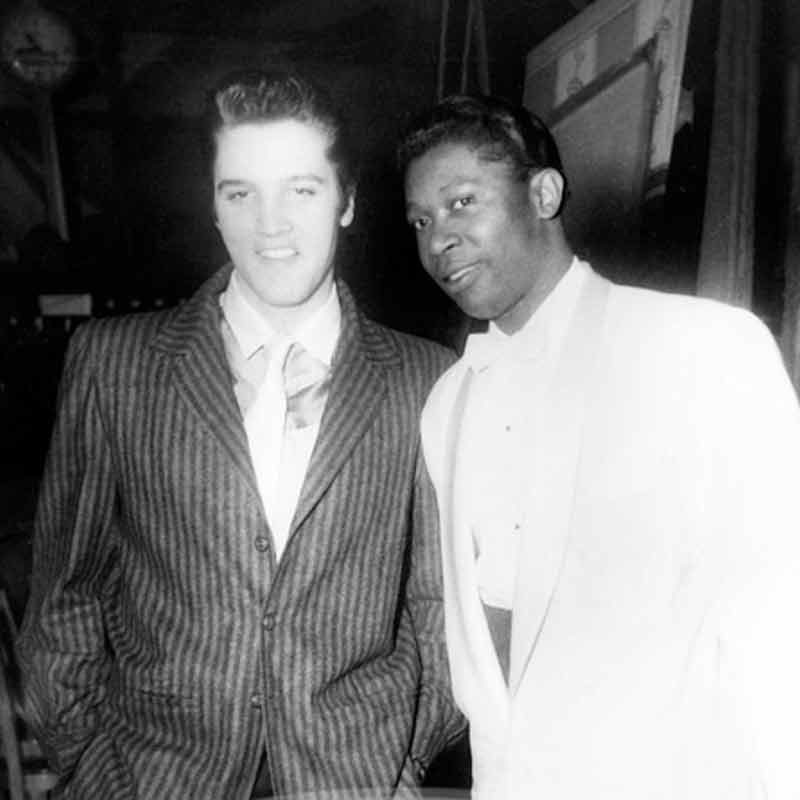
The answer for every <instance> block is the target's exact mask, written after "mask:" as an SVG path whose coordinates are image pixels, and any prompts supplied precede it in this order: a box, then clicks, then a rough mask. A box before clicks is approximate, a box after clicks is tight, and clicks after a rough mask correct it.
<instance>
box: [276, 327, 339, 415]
mask: <svg viewBox="0 0 800 800" xmlns="http://www.w3.org/2000/svg"><path fill="white" fill-rule="evenodd" d="M330 383H331V378H330V369H328V367H327V366H326V365H325V364H323V363H322V361H320V360H319V359H317V358H315V357H314V356H312V355H311V353H309V352H308V350H306V349H305V348H304V347H303V346H302V345H300V344H298V343H297V342H294V343H293V344H292V346H291V347H290V348H289V352H288V353H287V354H286V360H285V361H284V362H283V387H284V391H285V392H286V429H287V430H291V429H295V428H306V427H308V426H309V425H313V424H315V423H317V422H319V421H320V419H321V417H322V410H323V408H324V407H325V401H326V400H327V398H328V389H329V388H330Z"/></svg>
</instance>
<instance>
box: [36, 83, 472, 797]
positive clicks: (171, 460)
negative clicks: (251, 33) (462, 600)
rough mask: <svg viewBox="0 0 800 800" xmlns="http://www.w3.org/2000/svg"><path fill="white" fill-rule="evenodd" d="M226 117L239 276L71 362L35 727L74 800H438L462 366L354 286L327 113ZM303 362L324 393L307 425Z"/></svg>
mask: <svg viewBox="0 0 800 800" xmlns="http://www.w3.org/2000/svg"><path fill="white" fill-rule="evenodd" d="M211 106H212V115H211V127H210V142H211V145H212V147H211V158H212V162H213V179H214V211H215V221H216V224H217V227H218V228H219V230H220V232H221V235H222V238H223V240H224V242H225V244H226V247H227V249H228V251H229V254H230V257H231V260H232V267H231V266H230V265H229V266H228V267H225V268H223V269H222V270H221V271H220V272H218V273H217V274H215V275H214V276H213V277H212V278H211V279H210V280H209V281H208V282H207V283H206V284H205V285H203V286H202V287H201V288H200V289H199V290H198V292H197V293H196V294H195V295H194V296H193V297H192V298H191V299H190V300H189V301H188V302H186V303H185V304H183V305H182V306H181V307H179V308H177V309H171V310H168V311H166V312H158V313H153V314H141V315H133V316H129V317H123V318H116V319H109V320H97V321H92V322H90V323H88V324H87V325H85V326H83V327H82V328H81V329H79V330H78V331H77V332H76V334H75V336H74V338H73V340H72V342H71V345H70V349H69V352H68V355H67V360H66V365H65V368H64V375H63V378H62V386H61V391H60V399H59V408H58V416H57V420H56V425H55V429H54V433H53V439H52V443H51V450H50V454H49V457H48V461H47V466H46V470H45V474H44V477H43V483H42V490H41V495H40V501H39V508H38V512H37V520H36V536H35V545H34V574H33V580H32V591H31V598H30V601H29V604H28V608H27V611H26V618H25V622H24V627H23V635H22V640H21V652H22V657H23V659H24V662H25V664H26V667H27V670H26V672H27V684H28V685H27V689H28V694H29V697H30V701H31V702H30V705H31V708H32V714H33V716H34V718H35V723H36V726H37V729H38V734H39V736H40V738H41V741H42V744H43V746H44V748H45V752H46V754H47V755H48V757H49V759H50V761H51V764H52V766H53V767H54V768H55V769H56V771H57V772H58V773H59V775H60V776H61V784H60V786H61V790H62V795H63V796H64V797H81V798H84V797H89V798H91V797H97V798H115V800H119V799H121V798H160V797H164V798H174V797H191V798H226V799H227V798H246V797H250V796H255V795H267V796H270V795H275V796H277V795H281V796H284V795H294V794H304V795H308V796H314V797H316V796H322V794H323V793H325V792H328V793H336V792H338V791H339V790H342V791H353V790H355V791H357V792H358V793H359V796H362V794H363V796H368V797H376V796H381V797H383V796H390V795H394V794H395V793H403V792H404V791H405V790H408V791H410V792H412V793H413V792H414V787H415V786H416V785H417V783H418V782H419V781H420V780H421V777H422V775H423V773H424V770H425V768H426V766H427V765H428V764H429V763H430V761H431V759H432V758H433V756H434V755H435V754H436V753H437V752H438V751H439V750H440V749H441V748H442V747H443V746H444V745H445V744H446V743H447V742H448V741H449V740H450V739H451V738H453V737H454V736H455V735H456V734H458V732H459V731H460V729H461V727H462V725H463V723H462V720H461V718H460V716H459V715H458V713H457V712H456V711H455V710H454V707H453V705H452V703H451V697H450V691H449V684H448V672H447V665H446V660H445V659H446V656H445V650H444V645H443V636H442V610H441V587H440V562H439V554H438V542H437V530H436V524H437V523H436V508H435V500H434V497H433V493H432V489H431V486H430V484H429V481H428V477H427V475H426V473H425V469H424V466H423V464H422V460H421V456H420V451H419V444H418V438H419V434H418V417H419V413H420V410H421V407H422V404H423V401H424V399H425V396H426V394H427V391H428V389H429V388H430V387H431V385H432V383H433V382H434V380H435V379H436V377H437V376H438V375H439V374H440V373H441V372H442V371H443V370H444V369H445V367H446V366H447V365H448V364H449V363H450V361H451V359H450V357H449V355H448V354H447V353H446V352H445V351H444V350H442V349H440V348H438V347H437V346H436V345H433V344H431V343H427V342H423V341H421V340H419V339H416V338H413V337H410V336H406V335H402V334H399V333H396V332H394V331H390V330H388V329H386V328H383V327H381V326H379V325H377V324H375V323H373V322H371V321H369V320H367V319H366V318H365V317H363V316H362V315H361V314H360V313H359V311H358V309H357V308H356V306H355V305H354V303H353V300H352V298H351V296H350V294H349V292H348V291H347V289H346V287H345V286H344V285H342V284H341V283H337V281H336V280H335V279H334V261H335V250H336V242H337V237H338V232H339V229H340V228H342V227H345V226H347V225H348V224H349V223H350V221H351V220H352V218H353V208H354V205H353V204H354V183H353V172H352V170H351V167H350V162H349V160H348V158H347V154H346V152H345V144H346V143H345V141H344V139H343V137H342V131H341V126H340V123H339V121H338V120H337V117H336V115H335V113H334V110H333V108H332V106H331V105H330V101H329V100H328V99H327V97H326V96H325V95H323V94H321V93H320V92H319V91H317V90H315V89H314V88H313V87H311V86H310V85H309V84H307V83H306V82H305V81H303V80H301V79H299V78H297V77H294V76H290V75H282V74H281V75H271V74H265V73H247V74H242V75H238V76H235V77H234V78H231V79H229V80H228V81H226V82H225V83H224V84H223V85H222V86H221V87H220V88H219V89H218V90H217V91H216V92H215V94H214V95H213V101H212V104H211ZM293 353H294V354H297V353H301V354H302V355H303V358H304V359H305V362H308V363H310V364H312V366H311V367H310V368H309V369H310V370H311V372H313V371H314V370H315V369H316V370H317V375H316V377H315V378H314V379H313V381H312V382H311V384H310V385H309V386H305V388H306V389H310V394H311V395H316V397H317V403H316V405H315V406H313V404H312V406H313V407H311V406H310V407H309V408H310V410H309V408H307V409H306V410H305V411H304V412H303V413H305V414H306V416H305V417H304V418H303V419H302V420H300V421H298V419H299V417H298V418H297V419H294V418H293V417H292V415H293V413H294V411H296V410H297V409H293V407H292V405H293V402H294V399H293V398H294V395H292V393H291V392H292V390H290V389H289V383H290V381H294V380H295V377H296V376H295V377H292V378H290V377H289V376H288V372H289V367H288V365H289V364H290V363H291V362H292V360H293V355H292V354H293ZM306 412H307V413H306ZM326 796H327V795H326Z"/></svg>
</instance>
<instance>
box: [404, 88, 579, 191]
mask: <svg viewBox="0 0 800 800" xmlns="http://www.w3.org/2000/svg"><path fill="white" fill-rule="evenodd" d="M441 144H462V145H467V146H468V147H471V148H474V149H476V150H478V151H480V156H481V158H484V159H486V160H487V161H503V162H506V163H507V164H508V165H509V167H510V168H511V170H512V173H513V175H514V177H515V178H516V179H518V180H526V179H527V178H528V177H529V176H530V175H531V174H532V173H533V172H536V171H538V170H540V169H545V168H552V169H555V170H558V172H560V173H561V175H562V176H563V177H564V181H565V183H566V175H565V174H564V167H563V165H562V163H561V156H560V155H559V152H558V147H557V146H556V143H555V140H554V139H553V136H552V134H551V133H550V131H549V130H548V128H547V126H546V125H545V124H544V122H542V120H541V119H539V117H537V116H536V115H535V114H532V113H531V112H530V111H528V110H527V109H526V108H523V107H522V106H517V105H514V104H513V103H509V102H507V101H505V100H502V99H501V98H498V97H491V96H488V95H451V96H450V97H447V98H445V99H444V100H443V101H442V102H441V103H439V104H438V105H435V106H434V107H433V108H431V109H429V110H427V111H425V112H424V113H422V114H421V115H420V116H418V117H417V118H416V119H414V120H413V121H412V123H411V125H410V126H409V128H408V129H407V130H406V132H405V134H404V135H403V137H402V139H401V141H400V143H399V145H398V147H397V153H396V156H397V166H398V167H399V169H400V171H401V173H405V171H406V170H407V169H408V166H409V164H410V163H411V162H412V161H414V160H415V159H417V158H420V157H421V156H423V155H424V154H425V153H427V152H428V151H429V150H432V149H433V148H434V147H437V146H438V145H441Z"/></svg>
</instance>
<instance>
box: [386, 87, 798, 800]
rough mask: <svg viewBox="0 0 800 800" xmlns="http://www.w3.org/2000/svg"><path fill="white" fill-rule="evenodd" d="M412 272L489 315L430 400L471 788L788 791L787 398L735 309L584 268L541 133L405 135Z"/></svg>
mask: <svg viewBox="0 0 800 800" xmlns="http://www.w3.org/2000/svg"><path fill="white" fill-rule="evenodd" d="M399 161H400V164H401V167H402V168H403V169H404V170H405V181H406V184H405V185H406V197H407V214H408V221H409V223H410V224H411V225H412V227H413V228H414V229H415V231H416V237H417V244H418V249H419V255H420V259H421V261H422V264H423V266H424V268H425V269H426V271H427V272H428V273H429V274H430V275H431V276H432V277H433V279H434V280H435V281H436V282H437V283H438V284H439V286H441V288H442V289H443V290H444V291H445V292H447V294H448V295H449V296H450V297H452V298H453V299H454V300H455V301H456V302H457V303H458V305H459V306H460V307H461V308H462V309H463V310H464V311H465V312H466V313H467V314H468V315H470V316H472V317H477V318H480V319H484V320H489V327H488V331H487V332H486V333H473V334H472V335H470V337H469V338H468V341H467V343H466V348H465V351H464V355H463V357H462V358H461V359H460V360H459V361H458V362H457V363H456V364H455V365H454V366H453V367H451V368H450V370H449V371H448V372H446V373H445V374H444V376H442V378H440V380H439V381H438V383H437V384H436V386H435V388H434V389H433V391H432V393H431V395H430V397H429V399H428V402H427V405H426V407H425V410H424V412H423V420H422V433H423V445H424V453H425V458H426V462H427V466H428V469H429V471H430V473H431V476H432V478H433V481H434V484H435V487H436V490H437V495H438V500H439V510H440V515H441V522H442V526H441V530H442V549H443V556H444V578H445V608H446V629H447V636H448V647H449V656H450V666H451V671H452V677H453V684H454V692H455V695H456V700H457V702H458V704H459V705H460V707H461V708H462V710H463V711H464V712H465V713H466V715H467V717H468V718H469V722H470V731H471V749H472V761H473V787H472V791H473V796H474V797H475V798H481V800H483V799H485V800H507V799H508V798H515V799H516V798H519V800H523V799H524V800H530V798H546V799H547V800H585V799H587V798H592V800H601V798H602V799H603V800H606V799H608V800H611V799H612V798H613V800H643V799H644V798H647V800H676V799H677V798H680V799H681V800H744V798H766V797H769V798H770V799H771V800H774V798H780V799H781V800H784V799H785V800H790V798H792V799H794V800H796V798H800V769H798V768H797V747H798V742H799V741H800V736H799V735H798V734H797V724H798V720H800V636H798V633H797V618H798V614H800V513H798V511H799V509H798V503H797V488H796V487H797V486H798V481H800V410H799V409H798V404H797V398H796V396H795V394H794V391H793V389H792V387H791V385H790V383H789V380H788V378H787V375H786V373H785V371H784V369H783V366H782V363H781V360H780V356H779V353H778V350H777V348H776V346H775V343H774V341H773V339H772V337H771V336H770V334H769V332H768V331H767V329H766V328H765V327H764V326H763V325H762V324H761V323H760V322H759V321H758V320H757V319H756V318H755V317H754V316H753V315H752V314H750V313H749V312H746V311H743V310H741V309H734V308H732V307H729V306H726V305H724V304H720V303H715V302H712V301H708V300H700V299H697V298H692V297H681V296H676V295H667V294H662V293H657V292H653V291H648V290H644V289H637V288H632V287H624V286H618V285H614V284H612V283H610V282H609V281H607V280H605V279H604V278H602V277H600V276H599V275H598V274H596V273H595V272H594V271H593V270H592V269H591V267H590V266H589V265H588V264H586V263H585V262H583V261H581V260H580V259H579V258H577V257H576V256H575V255H574V254H573V252H572V250H571V248H570V246H569V244H568V242H567V240H566V238H565V235H564V231H563V228H562V223H561V219H560V216H559V213H560V211H561V208H562V205H563V202H564V195H565V184H564V176H563V171H562V168H561V164H560V160H559V158H558V153H557V150H556V148H555V145H554V143H553V141H552V139H551V137H550V135H549V133H548V131H547V130H546V128H545V127H544V126H543V125H542V124H541V123H540V122H539V121H538V120H536V119H535V118H533V117H532V116H531V115H529V114H528V113H527V112H526V111H525V110H524V109H522V108H518V107H515V106H511V105H509V104H505V103H503V102H500V101H497V100H493V99H491V98H467V97H455V98H450V99H448V100H446V101H445V102H444V103H442V104H440V105H439V106H437V107H436V108H434V109H433V110H431V111H430V112H428V113H427V114H426V115H425V116H424V117H422V118H421V119H420V120H419V121H418V122H417V124H416V125H415V126H414V127H412V129H411V130H410V131H409V132H408V134H407V135H406V137H405V138H404V140H403V142H402V143H401V146H400V148H399Z"/></svg>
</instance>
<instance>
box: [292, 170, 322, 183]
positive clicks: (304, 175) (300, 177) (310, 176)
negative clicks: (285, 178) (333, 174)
mask: <svg viewBox="0 0 800 800" xmlns="http://www.w3.org/2000/svg"><path fill="white" fill-rule="evenodd" d="M289 180H290V181H313V182H314V183H325V178H323V177H322V175H317V173H316V172H300V173H298V174H296V175H290V176H289Z"/></svg>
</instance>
